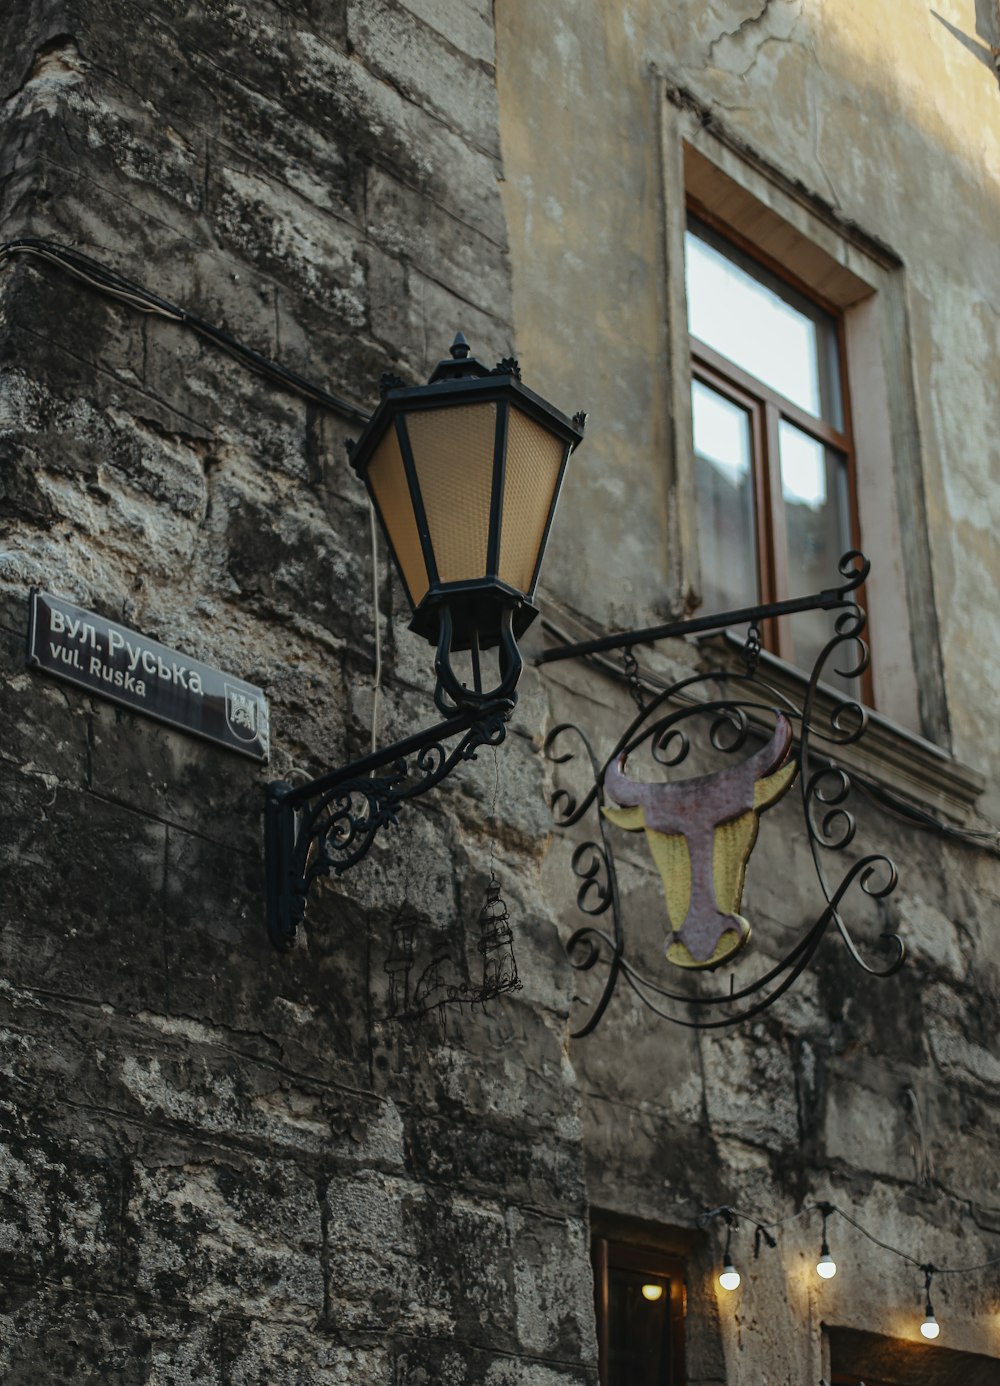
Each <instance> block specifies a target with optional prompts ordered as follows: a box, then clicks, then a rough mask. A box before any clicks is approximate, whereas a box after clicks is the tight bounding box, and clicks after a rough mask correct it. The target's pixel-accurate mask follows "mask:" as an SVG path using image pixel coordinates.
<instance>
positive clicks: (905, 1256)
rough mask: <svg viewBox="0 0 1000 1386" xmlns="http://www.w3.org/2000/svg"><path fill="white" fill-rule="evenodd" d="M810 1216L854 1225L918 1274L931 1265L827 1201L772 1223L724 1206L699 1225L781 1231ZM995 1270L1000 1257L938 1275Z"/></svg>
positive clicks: (703, 1216)
mask: <svg viewBox="0 0 1000 1386" xmlns="http://www.w3.org/2000/svg"><path fill="white" fill-rule="evenodd" d="M807 1213H827V1214H832V1213H837V1214H838V1215H839V1216H840V1217H842V1218H843V1219H844V1221H845V1222H848V1223H850V1225H851V1226H852V1227H853V1228H854V1229H855V1230H856V1231H858V1232H860V1233H861V1235H862V1236H863V1237H866V1238H867V1239H868V1241H870V1242H872V1243H873V1244H874V1245H875V1246H877V1247H881V1249H882V1250H883V1251H888V1252H891V1254H892V1255H893V1256H898V1257H900V1259H901V1260H903V1261H907V1262H908V1263H909V1264H910V1265H911V1266H915V1267H916V1268H917V1270H925V1269H926V1267H927V1266H928V1264H930V1263H929V1262H927V1261H923V1260H921V1259H920V1258H919V1257H917V1256H911V1255H910V1253H909V1252H908V1251H902V1250H900V1248H899V1247H898V1246H892V1245H891V1244H890V1243H889V1242H884V1241H882V1239H881V1238H880V1237H876V1236H875V1234H874V1232H869V1230H868V1228H867V1227H865V1226H864V1225H863V1224H862V1223H860V1222H858V1220H857V1218H855V1217H853V1216H852V1215H851V1214H850V1213H848V1212H846V1211H845V1210H844V1209H843V1208H841V1207H840V1206H839V1205H838V1204H836V1203H831V1202H828V1201H825V1200H824V1201H823V1202H821V1203H804V1204H803V1205H802V1207H801V1208H799V1209H797V1210H796V1211H795V1212H794V1213H788V1214H786V1215H785V1217H782V1218H774V1219H772V1220H767V1219H761V1218H758V1217H757V1216H756V1215H755V1214H753V1213H748V1212H745V1211H744V1210H743V1209H741V1208H731V1207H728V1206H723V1207H720V1208H710V1209H708V1210H706V1211H705V1212H704V1213H700V1214H699V1215H698V1218H697V1222H698V1224H699V1226H702V1227H704V1226H706V1225H707V1223H708V1222H709V1221H710V1220H711V1219H712V1218H723V1219H724V1220H725V1222H726V1225H727V1226H731V1225H732V1219H733V1218H738V1219H740V1220H742V1221H743V1222H747V1223H750V1225H751V1226H753V1227H757V1228H771V1227H780V1226H782V1225H783V1224H784V1223H787V1222H796V1221H798V1219H799V1218H803V1217H805V1216H806V1214H807ZM769 1244H770V1245H774V1243H773V1239H772V1240H771V1241H770V1242H769ZM993 1266H1000V1256H994V1257H991V1258H990V1260H988V1261H980V1262H979V1263H978V1264H976V1265H972V1266H939V1265H938V1264H937V1263H936V1262H935V1263H934V1274H935V1275H972V1274H974V1273H975V1272H977V1271H984V1270H990V1269H991V1268H992V1267H993Z"/></svg>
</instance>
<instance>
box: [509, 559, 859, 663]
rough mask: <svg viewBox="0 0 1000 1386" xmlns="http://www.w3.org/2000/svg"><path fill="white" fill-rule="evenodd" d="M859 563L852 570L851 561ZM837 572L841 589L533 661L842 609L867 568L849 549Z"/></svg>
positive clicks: (559, 648)
mask: <svg viewBox="0 0 1000 1386" xmlns="http://www.w3.org/2000/svg"><path fill="white" fill-rule="evenodd" d="M856 559H857V560H859V563H858V566H857V567H854V566H853V565H854V561H855V560H856ZM839 566H840V572H841V574H842V576H843V577H845V578H847V579H848V580H847V581H846V582H845V584H844V586H843V587H830V588H825V589H824V590H823V591H822V592H815V593H813V594H812V595H811V596H808V597H789V598H788V600H787V601H783V602H768V603H767V604H766V605H763V606H744V607H741V608H740V609H739V610H738V611H720V612H718V613H716V614H715V615H711V616H695V617H692V618H691V619H690V620H688V621H670V622H668V623H667V624H666V625H662V626H646V627H645V628H644V629H642V630H626V631H620V632H618V633H617V634H615V635H602V636H599V637H598V638H596V639H594V640H578V641H577V642H576V643H575V644H572V645H556V646H555V647H554V648H553V649H551V650H543V651H542V653H541V654H540V655H538V656H536V658H535V663H536V664H555V663H556V662H557V661H559V660H562V659H579V658H580V657H581V656H583V655H591V654H600V653H601V651H603V650H621V649H627V648H628V647H629V646H631V645H651V644H654V643H655V642H656V641H657V640H668V639H671V638H673V637H675V636H683V635H700V634H703V633H704V632H705V631H709V630H726V629H727V628H728V627H729V626H741V625H743V624H744V623H746V622H749V623H750V624H753V625H756V624H759V623H760V622H761V621H766V620H768V619H769V618H770V617H773V616H794V615H795V614H796V613H797V612H800V611H832V610H834V609H835V608H836V607H838V606H844V605H846V603H847V602H848V601H849V600H850V599H851V593H852V592H854V591H855V590H856V589H857V588H859V587H860V586H861V585H862V583H863V582H864V580H865V578H866V577H867V576H868V571H869V569H870V567H871V564H870V562H869V561H868V559H867V558H865V556H864V554H862V553H859V552H858V551H857V550H856V549H852V550H851V552H850V553H846V554H844V556H843V558H842V559H841V560H840V565H839Z"/></svg>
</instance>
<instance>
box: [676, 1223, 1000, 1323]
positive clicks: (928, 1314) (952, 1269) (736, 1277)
mask: <svg viewBox="0 0 1000 1386" xmlns="http://www.w3.org/2000/svg"><path fill="white" fill-rule="evenodd" d="M808 1213H819V1214H820V1216H821V1218H822V1219H823V1223H822V1233H821V1241H820V1253H819V1260H818V1261H817V1262H816V1274H817V1275H818V1276H819V1277H820V1278H821V1279H822V1280H832V1279H833V1277H834V1276H835V1275H836V1274H837V1263H836V1261H835V1260H834V1259H833V1257H832V1255H831V1254H830V1244H829V1240H828V1237H827V1222H828V1220H829V1219H830V1218H831V1217H832V1216H833V1215H834V1214H837V1215H839V1216H840V1217H842V1218H843V1219H844V1221H845V1222H848V1223H850V1225H851V1226H852V1227H853V1228H855V1230H856V1231H858V1232H860V1233H861V1235H862V1236H863V1237H866V1238H867V1239H868V1241H870V1242H872V1243H873V1244H874V1245H875V1246H877V1247H880V1248H881V1249H882V1250H883V1251H888V1252H890V1253H891V1254H892V1255H893V1256H898V1257H899V1258H900V1259H901V1260H903V1261H906V1262H907V1263H908V1264H909V1265H911V1266H914V1267H916V1269H917V1270H919V1271H921V1272H922V1273H923V1276H924V1300H925V1305H924V1318H923V1322H922V1323H921V1324H920V1332H921V1333H922V1334H923V1336H924V1337H925V1338H927V1339H928V1340H929V1341H932V1342H933V1340H934V1339H935V1338H937V1337H938V1336H939V1334H940V1332H941V1325H940V1324H939V1323H938V1321H937V1317H936V1315H935V1313H934V1305H933V1302H932V1300H931V1282H932V1280H933V1278H934V1276H935V1275H972V1274H974V1273H975V1272H977V1271H983V1270H988V1269H990V1267H992V1266H1000V1256H995V1257H993V1258H992V1259H991V1260H989V1261H982V1262H980V1263H979V1264H978V1265H972V1266H937V1265H934V1264H933V1263H932V1262H930V1261H920V1260H919V1259H918V1258H917V1257H915V1256H911V1255H910V1254H909V1252H906V1251H901V1250H900V1249H899V1247H895V1246H891V1245H890V1244H889V1243H888V1242H884V1241H882V1240H881V1239H880V1238H878V1237H876V1236H875V1235H874V1234H873V1233H872V1232H869V1231H868V1229H867V1227H864V1226H863V1225H862V1224H861V1223H860V1222H858V1220H857V1219H856V1218H854V1217H852V1216H851V1214H850V1213H847V1212H845V1211H844V1209H843V1208H838V1207H837V1205H836V1204H835V1203H829V1202H826V1201H823V1202H817V1203H806V1204H804V1205H803V1207H802V1208H800V1209H799V1210H798V1212H795V1213H789V1214H788V1215H787V1216H786V1217H783V1218H776V1219H774V1220H773V1221H770V1222H764V1221H761V1220H760V1219H759V1218H756V1217H753V1216H752V1215H750V1214H749V1213H744V1212H741V1211H740V1210H739V1209H737V1208H730V1207H728V1206H723V1207H720V1208H709V1209H707V1210H706V1211H705V1212H703V1213H700V1214H699V1215H698V1218H697V1224H698V1226H699V1227H702V1228H704V1227H707V1226H708V1225H709V1224H710V1223H711V1222H713V1221H714V1220H716V1219H718V1220H720V1221H722V1222H724V1223H725V1227H726V1241H725V1248H724V1251H723V1256H722V1271H721V1273H720V1275H719V1284H720V1285H721V1287H722V1288H723V1289H724V1290H729V1291H732V1290H736V1289H738V1288H739V1285H740V1283H741V1276H740V1273H739V1271H738V1270H737V1269H736V1267H735V1266H734V1264H733V1258H732V1250H731V1246H732V1238H733V1234H734V1233H735V1232H738V1231H739V1230H740V1223H741V1221H742V1222H745V1223H749V1224H750V1225H751V1226H752V1227H753V1228H754V1259H755V1260H756V1259H757V1258H758V1256H759V1255H760V1248H761V1244H762V1242H766V1243H767V1245H768V1246H769V1247H772V1248H773V1247H776V1246H777V1244H778V1243H777V1240H776V1239H775V1237H774V1236H772V1235H771V1233H770V1231H769V1229H770V1228H772V1227H778V1226H780V1225H782V1224H784V1223H786V1222H793V1221H795V1220H797V1219H798V1218H801V1217H804V1216H806V1215H807V1214H808Z"/></svg>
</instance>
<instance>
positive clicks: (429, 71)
mask: <svg viewBox="0 0 1000 1386" xmlns="http://www.w3.org/2000/svg"><path fill="white" fill-rule="evenodd" d="M471 18H472V17H471V16H470V20H471ZM470 27H471V26H470ZM347 33H348V39H349V41H350V43H351V44H352V45H353V47H354V49H355V50H356V51H357V52H358V53H359V54H360V55H361V57H362V59H363V61H364V62H365V64H366V65H367V66H368V67H370V68H371V69H372V70H373V71H374V72H375V73H377V74H378V76H380V77H381V78H383V80H387V81H389V82H391V83H392V85H393V86H394V87H395V88H396V89H397V90H399V91H401V92H402V93H403V94H404V95H405V96H406V97H407V98H408V99H409V100H410V101H412V102H413V103H414V104H415V105H417V106H419V107H420V108H422V109H423V110H429V111H432V112H433V113H434V114H436V115H438V116H440V117H441V118H442V119H443V120H445V121H446V122H447V123H448V124H449V125H450V126H451V128H452V129H453V130H454V131H456V132H457V133H458V134H460V135H461V136H462V137H463V138H464V139H466V140H467V141H468V142H469V143H470V144H471V145H473V146H474V147H475V148H477V149H482V150H483V151H485V153H487V154H489V155H490V156H491V157H492V158H495V159H499V158H500V128H499V113H498V111H497V100H496V88H495V87H494V84H493V74H492V72H491V71H490V70H489V69H488V68H487V67H486V66H485V65H483V64H481V63H478V62H471V61H469V60H468V59H466V58H465V57H464V55H460V53H459V52H458V51H457V50H456V48H455V46H454V45H453V44H451V43H449V42H448V41H447V40H446V38H445V36H444V35H442V34H441V33H440V32H439V31H438V30H437V29H434V28H431V27H430V26H429V25H427V24H424V23H422V22H421V21H420V19H418V18H416V17H415V16H414V13H413V11H412V10H411V9H410V8H409V7H407V6H405V5H401V4H396V3H392V0H365V3H363V4H359V3H358V0H352V3H351V4H350V5H349V6H348V11H347Z"/></svg>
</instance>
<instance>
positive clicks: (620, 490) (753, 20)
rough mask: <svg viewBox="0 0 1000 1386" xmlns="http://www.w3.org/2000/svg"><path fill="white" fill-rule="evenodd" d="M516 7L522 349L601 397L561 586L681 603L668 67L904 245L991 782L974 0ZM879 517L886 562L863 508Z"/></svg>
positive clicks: (938, 587)
mask: <svg viewBox="0 0 1000 1386" xmlns="http://www.w3.org/2000/svg"><path fill="white" fill-rule="evenodd" d="M497 13H498V24H499V31H498V42H499V54H500V63H499V74H498V83H499V90H500V93H501V99H502V112H503V121H502V130H503V136H504V155H505V166H504V172H505V182H504V185H503V189H504V197H505V205H506V207H507V209H508V214H509V218H510V231H511V241H512V251H513V264H514V294H515V300H514V301H515V314H516V323H517V330H518V349H519V351H520V353H521V356H522V358H523V364H524V366H525V369H526V370H530V372H531V375H532V378H538V379H539V380H540V381H541V382H542V385H543V387H544V388H548V389H550V390H551V391H552V392H553V393H554V394H555V395H556V396H557V397H558V396H564V395H565V394H566V393H567V391H571V392H573V393H574V394H575V395H578V396H579V398H580V400H581V404H580V406H579V407H586V408H588V409H590V411H591V421H590V424H591V426H590V436H589V438H588V449H587V453H586V455H585V454H583V453H581V454H580V456H579V458H578V461H577V465H576V467H575V470H574V474H573V476H572V477H571V479H570V482H569V485H568V487H567V493H566V499H565V504H566V512H567V513H568V514H569V515H571V516H572V520H573V522H572V523H567V524H566V525H565V527H564V528H563V530H562V532H561V534H557V535H556V536H555V538H554V544H553V549H552V553H551V561H550V562H548V563H547V565H546V577H545V581H546V584H547V587H548V590H550V591H551V592H552V593H554V594H556V595H559V596H562V597H564V598H569V599H571V600H572V601H574V602H575V603H576V604H577V605H578V606H579V607H580V608H581V609H583V610H585V611H588V612H590V613H591V614H592V615H593V616H594V617H595V618H596V619H598V620H601V621H617V622H624V623H629V622H630V621H631V613H632V612H633V611H634V610H635V609H636V608H637V607H639V606H646V607H647V608H648V609H650V610H653V611H656V610H661V611H662V610H663V609H664V607H669V606H670V605H671V603H673V602H675V601H676V600H677V596H678V594H677V592H676V590H675V588H674V587H673V584H672V578H673V572H672V569H671V561H672V560H671V555H670V554H669V553H667V552H665V550H664V535H665V534H666V533H667V529H666V526H665V524H664V517H665V515H666V513H667V510H668V506H669V490H668V484H667V483H668V478H669V475H670V469H671V466H672V462H673V451H674V449H673V445H672V441H671V437H672V433H671V430H672V421H671V419H670V418H669V416H668V415H667V413H666V400H667V399H668V396H669V390H668V385H667V381H666V379H665V371H666V369H667V364H668V357H667V354H666V353H667V345H668V343H667V341H666V332H665V323H666V308H665V304H664V300H663V291H662V284H663V281H664V269H663V254H664V245H663V235H662V216H661V208H660V201H661V196H662V187H663V181H662V177H661V169H660V155H659V152H658V148H657V143H658V132H659V120H660V115H659V110H658V102H657V98H656V79H655V77H654V74H653V72H652V71H651V67H652V68H655V69H656V71H658V72H659V73H660V74H661V75H662V78H663V80H664V81H665V82H666V83H668V84H673V85H678V86H681V87H683V88H685V89H686V90H687V91H689V92H691V93H692V94H693V95H694V96H695V97H696V98H698V99H699V100H700V101H701V102H702V103H704V105H705V106H706V108H707V109H708V110H709V111H710V112H711V115H712V116H713V117H714V118H715V119H717V120H719V121H721V122H723V123H724V124H725V125H726V127H727V129H729V130H731V131H732V132H733V133H734V134H735V135H736V136H737V137H738V138H740V139H742V140H743V141H745V142H746V143H748V144H749V145H750V146H751V147H752V148H753V149H754V150H756V151H757V152H758V153H759V154H761V155H762V156H763V157H764V158H765V159H767V160H768V161H770V162H771V163H772V164H773V165H775V166H776V167H778V168H779V169H781V170H782V171H783V172H784V174H786V175H787V177H788V178H790V179H792V180H795V181H797V182H799V183H800V184H801V185H802V186H803V188H804V189H806V190H808V192H810V193H812V194H813V195H815V196H817V197H819V198H821V199H823V200H825V201H826V202H827V203H828V204H829V205H830V207H831V208H832V209H833V211H834V212H835V213H836V214H837V215H838V216H839V217H841V218H843V219H844V220H845V221H846V222H849V223H850V222H853V223H856V224H857V225H858V226H859V227H860V228H861V229H862V230H863V231H865V232H866V233H867V234H868V235H869V236H872V237H875V238H877V239H878V240H881V241H882V242H883V243H885V244H886V245H888V246H891V247H892V248H893V250H894V251H895V252H896V253H897V254H898V255H899V256H900V258H901V259H902V261H903V264H904V273H905V280H906V289H907V298H908V311H909V318H910V324H909V326H910V333H911V338H912V343H913V373H914V382H915V387H916V388H915V393H916V399H917V418H916V424H917V427H918V429H919V436H920V446H921V454H922V460H923V471H924V492H925V497H926V507H927V512H928V540H929V544H930V553H931V561H932V573H933V581H934V588H935V593H936V599H937V609H938V613H939V617H940V621H941V639H942V646H943V655H944V675H945V680H946V687H947V697H948V706H949V711H950V717H951V726H952V733H953V737H954V750H955V752H956V754H957V755H958V756H959V758H961V759H964V760H965V761H967V762H972V763H975V764H977V765H982V764H986V765H988V766H989V767H990V775H991V781H992V783H993V784H994V785H995V783H996V773H997V766H998V762H1000V739H998V733H997V728H996V719H995V718H994V717H993V716H992V713H991V710H990V709H991V705H992V690H993V687H994V685H995V682H996V668H995V643H994V642H993V641H992V640H991V639H985V640H984V639H983V632H984V631H989V630H990V629H991V628H992V626H993V624H994V622H993V611H992V603H993V591H994V588H995V581H996V572H997V549H996V538H995V533H996V528H997V512H998V506H1000V501H998V497H997V477H998V475H1000V456H998V451H997V448H998V444H997V438H996V430H995V428H994V426H993V420H994V414H995V408H994V403H993V394H994V389H993V382H994V375H995V372H994V371H993V369H992V363H993V362H995V360H996V359H997V354H998V346H1000V318H998V315H997V313H996V311H995V309H994V308H993V306H992V305H993V300H994V298H995V293H994V287H993V286H994V285H995V284H996V283H997V277H998V273H1000V248H998V243H997V238H996V236H995V235H994V234H992V229H991V228H994V227H995V226H996V225H997V220H998V217H1000V175H998V168H1000V158H998V141H1000V92H998V81H997V74H996V70H995V68H994V67H993V66H992V65H991V64H990V63H988V62H985V61H983V60H982V55H980V58H979V59H977V57H976V56H975V55H974V54H973V53H970V51H969V49H968V47H967V46H966V45H963V44H961V43H960V42H959V41H958V39H957V38H956V36H955V34H954V33H953V32H952V29H957V30H958V31H960V32H964V33H965V34H966V35H967V36H968V37H969V38H970V40H974V41H975V42H977V43H979V42H980V40H979V39H978V38H977V37H976V32H975V24H976V14H977V11H976V10H975V7H974V5H973V3H972V0H951V3H949V4H945V5H939V6H933V7H932V6H928V5H927V4H925V3H923V0H904V3H896V0H891V2H890V0H887V3H885V4H881V3H876V4H871V3H867V0H857V2H856V3H855V0H837V2H836V3H827V4H820V3H818V2H817V0H768V3H765V4H763V5H761V4H758V3H753V4H751V3H746V4H731V3H725V4H722V3H715V4H700V3H681V4H670V5H665V4H661V3H659V2H658V0H624V3H622V4H620V5H604V4H602V5H592V6H580V5H579V4H576V3H573V2H572V0H557V3H555V4H553V5H551V6H548V5H546V6H544V7H543V6H535V5H525V4H509V5H501V6H499V7H498V11H497ZM942 20H944V21H947V23H944V22H942ZM948 24H950V25H951V26H952V29H949V27H948ZM539 129H544V130H546V132H547V136H546V138H545V139H544V140H539V139H538V138H537V137H536V132H537V131H538V130H539ZM555 324H558V334H557V332H556V328H555ZM595 496H602V497H604V500H603V501H602V511H603V515H604V521H603V524H602V529H601V535H600V542H595V544H594V545H593V546H592V548H591V551H590V552H588V553H587V554H586V555H584V556H583V559H582V563H583V567H582V572H581V558H580V555H579V553H578V548H577V545H576V544H575V543H574V539H573V536H575V535H576V534H577V533H578V532H579V528H580V526H581V524H583V523H584V522H585V514H586V511H587V507H588V506H589V505H590V504H591V502H592V499H593V498H594V497H595ZM909 522H910V517H908V516H904V526H905V525H907V524H909ZM862 531H863V534H862V538H863V541H864V542H865V544H866V545H867V546H868V547H869V548H870V550H871V551H872V552H873V553H874V552H875V551H876V548H877V546H878V544H879V542H880V537H879V535H877V534H865V533H864V516H863V515H862ZM651 574H652V575H654V577H653V580H651ZM876 578H877V574H876ZM608 589H609V590H610V594H611V595H610V596H608V597H604V596H603V595H602V594H603V593H604V592H605V590H608ZM993 792H994V793H995V791H993Z"/></svg>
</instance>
